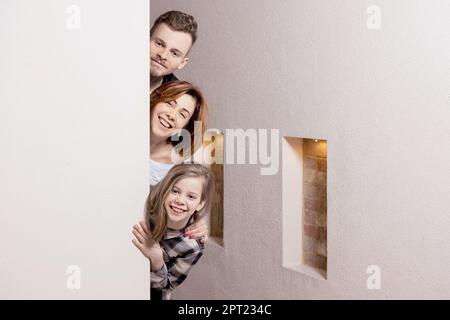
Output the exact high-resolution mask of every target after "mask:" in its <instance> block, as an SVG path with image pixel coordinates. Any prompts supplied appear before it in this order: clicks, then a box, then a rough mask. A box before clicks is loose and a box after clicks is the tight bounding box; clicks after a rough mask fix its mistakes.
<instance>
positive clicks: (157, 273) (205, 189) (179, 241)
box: [132, 164, 213, 300]
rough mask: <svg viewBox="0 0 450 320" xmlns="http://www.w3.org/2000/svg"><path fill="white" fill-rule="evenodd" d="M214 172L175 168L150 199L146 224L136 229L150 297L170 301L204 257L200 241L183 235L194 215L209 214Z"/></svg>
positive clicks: (197, 166)
mask: <svg viewBox="0 0 450 320" xmlns="http://www.w3.org/2000/svg"><path fill="white" fill-rule="evenodd" d="M212 188H213V183H212V174H211V171H210V170H209V169H208V168H206V167H204V166H203V165H200V164H179V165H176V166H174V167H173V168H172V169H171V170H170V171H169V172H168V173H167V175H166V176H165V178H164V179H163V180H162V181H161V182H160V183H159V184H157V185H156V186H155V187H154V188H153V189H152V190H151V191H150V194H149V196H148V197H147V201H146V205H145V222H144V221H141V222H140V223H139V225H135V226H134V227H133V234H134V236H135V237H136V238H135V239H133V240H132V241H133V244H134V245H135V246H136V247H137V248H138V249H139V250H140V251H141V252H142V254H143V255H144V256H145V257H146V258H148V259H149V261H150V272H151V276H150V281H151V297H152V299H156V300H170V295H171V291H172V290H173V289H174V288H175V287H176V286H178V285H179V284H181V283H182V282H183V281H184V280H185V279H186V277H187V275H188V273H189V271H190V269H191V267H192V266H193V265H194V264H196V263H197V261H198V259H200V257H201V255H202V254H203V249H204V245H203V243H202V242H201V241H199V240H198V239H190V238H188V237H186V236H184V230H185V229H186V227H188V226H189V225H191V224H192V223H193V218H194V216H199V217H201V216H203V215H204V214H205V213H207V212H209V209H210V205H211V199H212V193H213V190H212Z"/></svg>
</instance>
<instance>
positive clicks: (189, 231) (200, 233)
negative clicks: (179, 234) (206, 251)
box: [184, 218, 208, 243]
mask: <svg viewBox="0 0 450 320" xmlns="http://www.w3.org/2000/svg"><path fill="white" fill-rule="evenodd" d="M184 235H185V236H186V237H189V238H191V239H195V238H201V240H200V241H201V242H202V243H206V241H207V240H208V225H207V224H206V220H205V218H200V219H198V220H197V221H195V222H194V223H193V224H192V225H191V226H189V227H188V228H186V230H185V231H184Z"/></svg>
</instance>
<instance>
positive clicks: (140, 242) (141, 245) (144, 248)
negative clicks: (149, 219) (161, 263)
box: [132, 221, 162, 260]
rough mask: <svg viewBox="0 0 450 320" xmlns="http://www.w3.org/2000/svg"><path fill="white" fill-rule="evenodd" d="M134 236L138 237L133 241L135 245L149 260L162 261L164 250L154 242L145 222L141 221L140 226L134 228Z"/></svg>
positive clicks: (136, 225)
mask: <svg viewBox="0 0 450 320" xmlns="http://www.w3.org/2000/svg"><path fill="white" fill-rule="evenodd" d="M133 235H134V236H135V237H136V238H135V239H133V240H132V242H133V244H134V245H135V246H136V248H138V249H139V250H140V251H141V252H142V254H143V255H144V256H145V257H146V258H147V259H149V260H160V259H162V249H161V247H160V245H159V243H157V242H155V241H154V240H153V238H152V235H151V232H150V230H148V228H147V226H146V225H145V222H144V221H139V224H135V225H134V226H133Z"/></svg>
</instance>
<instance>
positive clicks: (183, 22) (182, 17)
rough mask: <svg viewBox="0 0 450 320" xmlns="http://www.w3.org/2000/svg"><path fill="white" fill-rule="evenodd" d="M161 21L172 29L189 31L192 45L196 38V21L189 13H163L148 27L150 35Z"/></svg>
mask: <svg viewBox="0 0 450 320" xmlns="http://www.w3.org/2000/svg"><path fill="white" fill-rule="evenodd" d="M161 23H165V24H166V25H167V26H168V27H169V28H170V29H172V30H174V31H181V32H186V33H189V35H190V36H191V38H192V45H194V43H195V41H196V40H197V21H195V18H194V17H193V16H191V15H190V14H187V13H184V12H181V11H168V12H166V13H163V14H162V15H160V16H159V17H158V19H156V21H155V23H154V24H153V27H152V28H151V29H150V37H151V36H152V34H153V32H154V31H155V30H156V28H157V27H158V26H159V25H160V24H161Z"/></svg>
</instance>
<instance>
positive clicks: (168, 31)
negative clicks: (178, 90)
mask: <svg viewBox="0 0 450 320" xmlns="http://www.w3.org/2000/svg"><path fill="white" fill-rule="evenodd" d="M196 40H197V22H196V21H195V18H194V17H193V16H191V15H189V14H186V13H184V12H180V11H169V12H166V13H164V14H162V15H161V16H159V17H158V19H156V21H155V23H154V24H153V27H152V28H151V29H150V93H151V92H152V91H153V90H154V89H156V88H158V87H159V86H160V85H161V84H163V83H166V82H169V81H174V80H177V78H176V77H175V75H174V74H173V72H174V71H175V70H181V69H183V68H184V67H185V66H186V64H187V63H188V61H189V58H188V57H187V55H188V53H189V51H190V50H191V48H192V46H193V45H194V43H195V41H196Z"/></svg>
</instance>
